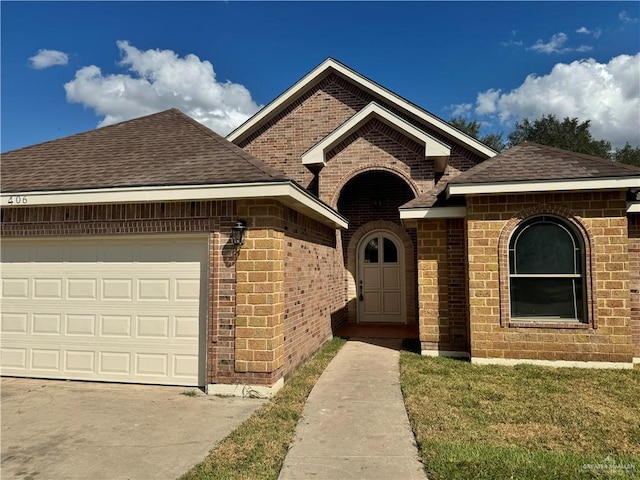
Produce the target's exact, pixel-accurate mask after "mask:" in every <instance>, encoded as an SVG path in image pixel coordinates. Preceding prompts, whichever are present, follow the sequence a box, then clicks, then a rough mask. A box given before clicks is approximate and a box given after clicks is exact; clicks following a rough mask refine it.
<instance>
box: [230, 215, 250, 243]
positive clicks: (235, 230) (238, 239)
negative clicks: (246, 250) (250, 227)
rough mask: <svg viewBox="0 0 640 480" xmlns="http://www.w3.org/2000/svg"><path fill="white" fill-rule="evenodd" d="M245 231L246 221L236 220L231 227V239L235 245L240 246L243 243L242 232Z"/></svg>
mask: <svg viewBox="0 0 640 480" xmlns="http://www.w3.org/2000/svg"><path fill="white" fill-rule="evenodd" d="M246 231H247V222H246V221H245V220H238V221H237V222H236V224H235V225H234V226H233V227H231V241H232V242H233V244H234V245H235V246H237V247H240V246H242V244H243V243H244V232H246Z"/></svg>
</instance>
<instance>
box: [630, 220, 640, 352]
mask: <svg viewBox="0 0 640 480" xmlns="http://www.w3.org/2000/svg"><path fill="white" fill-rule="evenodd" d="M628 221H629V226H628V228H629V273H630V279H629V281H630V284H631V327H632V329H633V345H634V352H633V356H634V357H635V358H640V215H639V214H629V217H628Z"/></svg>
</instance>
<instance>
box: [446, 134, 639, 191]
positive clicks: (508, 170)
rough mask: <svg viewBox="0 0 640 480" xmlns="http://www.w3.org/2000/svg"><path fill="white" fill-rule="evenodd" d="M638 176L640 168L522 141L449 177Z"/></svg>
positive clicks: (476, 181)
mask: <svg viewBox="0 0 640 480" xmlns="http://www.w3.org/2000/svg"><path fill="white" fill-rule="evenodd" d="M634 176H640V168H637V167H633V166H631V165H625V164H623V163H617V162H613V161H611V160H605V159H603V158H599V157H593V156H591V155H585V154H583V153H575V152H569V151H567V150H561V149H559V148H554V147H547V146H545V145H539V144H537V143H530V142H524V143H521V144H519V145H516V146H515V147H513V148H510V149H509V150H507V151H505V152H503V153H501V154H499V155H496V156H495V157H493V158H490V159H488V160H485V161H484V162H482V163H481V164H479V165H476V166H475V167H473V168H471V169H469V170H467V171H466V172H464V173H462V174H460V175H458V176H457V177H455V178H453V179H451V180H449V183H450V184H461V183H464V184H479V183H499V182H528V181H545V180H580V179H587V178H612V177H634Z"/></svg>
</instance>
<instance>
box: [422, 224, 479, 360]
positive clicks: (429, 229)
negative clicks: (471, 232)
mask: <svg viewBox="0 0 640 480" xmlns="http://www.w3.org/2000/svg"><path fill="white" fill-rule="evenodd" d="M464 232H465V231H464V223H463V221H462V220H460V219H445V218H442V219H433V220H424V221H420V222H418V299H419V309H420V310H419V312H420V315H419V318H420V344H421V349H422V351H423V352H429V351H430V352H433V353H434V354H436V352H439V353H442V354H454V355H455V354H465V353H466V352H468V351H469V331H468V330H469V329H468V324H467V288H466V286H467V283H466V264H467V262H466V256H465V250H466V245H465V233H464ZM453 352H455V353H453Z"/></svg>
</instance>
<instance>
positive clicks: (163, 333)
mask: <svg viewBox="0 0 640 480" xmlns="http://www.w3.org/2000/svg"><path fill="white" fill-rule="evenodd" d="M136 320H137V324H136V326H137V330H136V334H137V337H138V338H168V337H169V317H166V316H164V317H163V316H149V315H144V316H142V315H141V316H138V317H137V319H136Z"/></svg>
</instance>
